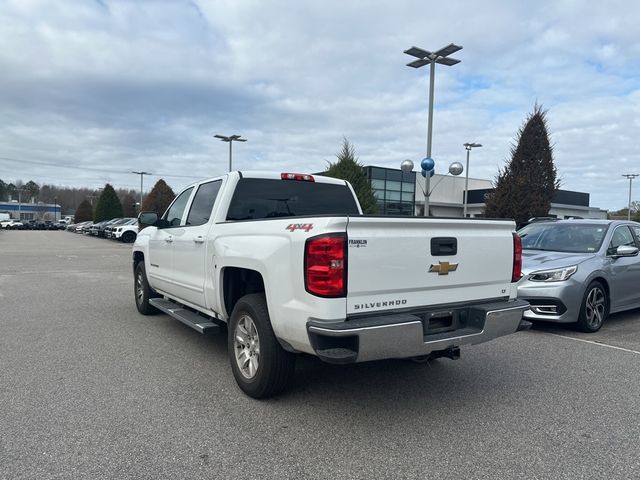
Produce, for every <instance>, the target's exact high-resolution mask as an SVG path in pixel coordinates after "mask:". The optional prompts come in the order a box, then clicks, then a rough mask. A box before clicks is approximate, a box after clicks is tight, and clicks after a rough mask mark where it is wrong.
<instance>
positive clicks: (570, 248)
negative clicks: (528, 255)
mask: <svg viewBox="0 0 640 480" xmlns="http://www.w3.org/2000/svg"><path fill="white" fill-rule="evenodd" d="M606 233H607V225H606V224H567V223H555V222H554V223H532V224H529V225H527V226H526V227H524V228H522V229H520V230H519V231H518V235H520V237H521V238H522V248H524V249H527V250H548V251H551V252H572V253H595V252H597V251H598V250H600V246H601V245H602V241H603V239H604V236H605V234H606Z"/></svg>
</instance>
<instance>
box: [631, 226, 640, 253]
mask: <svg viewBox="0 0 640 480" xmlns="http://www.w3.org/2000/svg"><path fill="white" fill-rule="evenodd" d="M631 229H632V230H633V233H635V234H636V244H637V245H636V247H638V248H640V226H638V227H636V226H635V225H634V226H633V227H631Z"/></svg>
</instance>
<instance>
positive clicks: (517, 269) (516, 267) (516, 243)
mask: <svg viewBox="0 0 640 480" xmlns="http://www.w3.org/2000/svg"><path fill="white" fill-rule="evenodd" d="M521 278H522V239H521V238H520V235H518V234H517V233H515V232H513V270H512V272H511V281H512V282H517V281H519V280H520V279H521Z"/></svg>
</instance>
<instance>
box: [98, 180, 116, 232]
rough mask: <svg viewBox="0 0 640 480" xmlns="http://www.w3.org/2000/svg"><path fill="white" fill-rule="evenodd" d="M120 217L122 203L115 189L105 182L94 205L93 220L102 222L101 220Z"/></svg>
mask: <svg viewBox="0 0 640 480" xmlns="http://www.w3.org/2000/svg"><path fill="white" fill-rule="evenodd" d="M120 217H122V204H121V203H120V199H119V198H118V195H117V194H116V191H115V190H114V189H113V187H112V186H111V185H110V184H108V183H107V184H106V185H105V186H104V188H103V189H102V193H101V194H100V198H98V203H97V205H96V211H95V213H94V215H93V221H94V222H96V223H97V222H102V221H103V220H111V219H112V218H120Z"/></svg>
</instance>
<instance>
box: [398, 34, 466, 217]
mask: <svg viewBox="0 0 640 480" xmlns="http://www.w3.org/2000/svg"><path fill="white" fill-rule="evenodd" d="M459 50H462V47H461V46H460V45H455V44H453V43H451V44H449V45H447V46H446V47H442V48H441V49H440V50H437V51H435V52H430V51H429V50H424V49H422V48H418V47H411V48H408V49H407V50H405V51H404V53H406V54H407V55H411V56H412V57H416V58H417V60H413V61H412V62H409V63H407V67H412V68H420V67H423V66H425V65H429V66H430V73H429V117H428V118H429V123H428V126H427V157H426V158H432V157H431V140H432V134H433V91H434V84H435V74H436V63H439V64H440V65H447V66H448V67H450V66H452V65H455V64H456V63H460V60H457V59H455V58H449V55H451V54H452V53H455V52H457V51H459ZM429 180H430V175H429V174H428V173H427V175H426V176H425V179H424V187H425V188H424V191H425V197H424V216H425V217H428V216H429Z"/></svg>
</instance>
